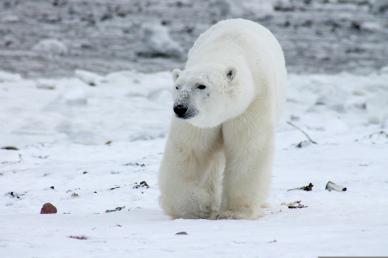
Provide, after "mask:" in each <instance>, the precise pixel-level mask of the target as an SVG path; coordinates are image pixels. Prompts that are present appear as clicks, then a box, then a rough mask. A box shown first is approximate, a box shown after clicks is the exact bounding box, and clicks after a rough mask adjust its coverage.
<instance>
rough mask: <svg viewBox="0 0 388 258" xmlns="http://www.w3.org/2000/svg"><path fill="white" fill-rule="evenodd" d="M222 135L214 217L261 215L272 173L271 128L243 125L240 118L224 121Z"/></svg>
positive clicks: (249, 217) (254, 217) (272, 147)
mask: <svg viewBox="0 0 388 258" xmlns="http://www.w3.org/2000/svg"><path fill="white" fill-rule="evenodd" d="M246 121H247V120H245V122H246ZM248 121H249V120H248ZM223 134H224V142H225V156H226V168H225V174H224V181H223V194H222V204H221V211H220V213H219V216H218V218H220V219H223V218H230V219H256V218H258V217H260V216H263V215H264V214H263V210H262V209H261V206H263V205H264V204H265V199H266V197H267V194H268V190H269V186H270V179H271V172H272V157H273V149H274V146H273V142H274V141H273V134H274V132H273V127H272V126H263V125H261V126H255V125H251V126H248V127H244V121H236V122H230V123H228V124H226V125H225V126H224V127H223Z"/></svg>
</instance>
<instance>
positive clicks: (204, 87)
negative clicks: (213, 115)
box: [197, 84, 206, 90]
mask: <svg viewBox="0 0 388 258" xmlns="http://www.w3.org/2000/svg"><path fill="white" fill-rule="evenodd" d="M197 89H200V90H204V89H206V86H205V85H203V84H200V85H198V86H197Z"/></svg>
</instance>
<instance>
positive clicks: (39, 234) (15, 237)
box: [0, 71, 388, 258]
mask: <svg viewBox="0 0 388 258" xmlns="http://www.w3.org/2000/svg"><path fill="white" fill-rule="evenodd" d="M91 82H92V83H91ZM387 82H388V73H373V74H369V75H363V76H361V75H352V74H345V73H344V74H337V75H323V74H315V75H295V74H291V75H290V79H289V88H288V101H287V105H286V109H285V114H284V120H283V122H281V123H280V125H279V129H278V132H277V150H276V159H275V162H274V173H273V183H272V193H271V197H270V200H269V203H270V205H271V206H270V207H269V208H267V209H266V216H265V217H263V218H261V219H259V220H257V221H246V220H218V221H211V220H181V219H178V220H171V219H169V218H168V217H166V216H165V215H164V214H163V213H162V211H161V209H160V208H159V206H158V195H159V192H158V187H157V173H158V166H159V162H160V160H161V157H162V153H163V148H164V142H165V136H166V134H167V132H168V124H169V118H170V116H171V115H172V114H171V97H170V94H169V87H170V85H171V76H170V74H169V73H168V72H161V73H154V74H141V73H137V72H133V71H119V72H115V73H111V74H107V75H99V74H95V73H92V72H89V71H77V72H76V73H75V75H74V77H69V78H58V79H47V78H40V79H24V78H22V77H21V76H19V75H15V74H14V75H12V74H9V73H5V72H4V73H3V72H0V102H1V105H0V121H2V126H1V127H0V147H6V146H8V147H9V146H13V147H16V148H18V150H6V149H0V189H1V193H0V257H7V258H13V257H15V258H16V257H17V258H20V257H50V258H53V257H96V258H97V257H101V258H102V257H115V258H116V257H154V256H155V257H198V256H200V255H204V256H206V257H298V258H303V257H317V256H319V255H320V256H323V255H337V256H339V255H369V256H372V255H386V254H387V253H388V245H387V238H386V237H385V236H386V235H387V234H388V216H386V215H387V213H388V205H387V200H386V195H387V191H388V173H387V167H388V159H387V157H388V137H387V135H386V134H385V133H387V131H388V128H387V126H388V122H387V121H388V109H386V107H387V104H388V85H387ZM91 84H92V85H91ZM286 121H291V122H292V123H293V124H295V125H297V126H298V127H299V128H301V129H302V130H304V131H305V132H306V133H308V134H309V136H310V137H311V138H312V139H313V140H315V141H316V142H317V143H318V144H302V148H297V147H296V145H297V144H298V143H300V142H301V141H305V140H306V138H305V136H304V135H303V134H302V133H301V132H300V131H298V130H296V129H295V128H294V127H292V126H290V125H289V124H287V123H286ZM141 181H146V182H147V184H148V185H149V186H150V187H149V188H146V187H138V186H139V183H140V182H141ZM327 181H333V182H335V183H337V184H340V185H343V186H345V187H347V189H348V190H347V191H346V192H334V191H331V192H328V191H325V185H326V183H327ZM310 182H312V183H313V184H314V187H313V191H311V192H305V191H287V190H288V189H291V188H296V187H300V186H303V185H307V184H308V183H310ZM135 186H137V187H135ZM236 187H237V186H236ZM11 192H12V194H11ZM18 197H19V198H18ZM297 200H300V201H301V203H302V204H304V205H306V206H308V207H306V208H302V209H288V208H287V206H284V205H282V203H288V202H293V201H297ZM46 202H51V203H52V204H54V205H55V206H56V207H57V209H58V214H55V215H41V214H39V212H40V208H41V207H42V205H43V204H44V203H46ZM123 206H125V208H124V209H122V210H121V211H116V212H108V213H107V212H106V210H112V209H115V208H116V207H123ZM177 232H187V235H184V234H183V235H176V233H177ZM70 236H73V237H74V236H75V237H82V236H85V237H86V239H85V240H79V239H76V238H70Z"/></svg>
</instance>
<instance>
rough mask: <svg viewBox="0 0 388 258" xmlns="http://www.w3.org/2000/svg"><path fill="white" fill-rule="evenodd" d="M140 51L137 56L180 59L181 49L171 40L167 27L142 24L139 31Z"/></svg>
mask: <svg viewBox="0 0 388 258" xmlns="http://www.w3.org/2000/svg"><path fill="white" fill-rule="evenodd" d="M140 41H141V43H142V50H141V51H139V52H138V55H141V56H145V57H180V56H181V55H182V52H183V51H182V47H181V46H180V45H179V44H178V42H176V41H174V40H173V39H172V38H171V35H170V32H169V30H168V28H167V27H165V26H162V25H160V24H155V23H152V24H151V23H148V24H144V25H143V26H142V27H141V29H140Z"/></svg>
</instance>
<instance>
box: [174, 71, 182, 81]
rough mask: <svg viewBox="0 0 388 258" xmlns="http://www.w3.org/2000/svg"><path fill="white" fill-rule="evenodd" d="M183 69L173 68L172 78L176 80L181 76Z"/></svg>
mask: <svg viewBox="0 0 388 258" xmlns="http://www.w3.org/2000/svg"><path fill="white" fill-rule="evenodd" d="M181 72H182V71H181V70H179V69H174V70H172V79H173V80H174V82H175V81H176V80H177V79H178V78H179V74H180V73H181Z"/></svg>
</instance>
